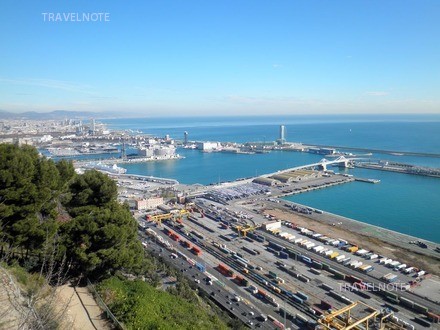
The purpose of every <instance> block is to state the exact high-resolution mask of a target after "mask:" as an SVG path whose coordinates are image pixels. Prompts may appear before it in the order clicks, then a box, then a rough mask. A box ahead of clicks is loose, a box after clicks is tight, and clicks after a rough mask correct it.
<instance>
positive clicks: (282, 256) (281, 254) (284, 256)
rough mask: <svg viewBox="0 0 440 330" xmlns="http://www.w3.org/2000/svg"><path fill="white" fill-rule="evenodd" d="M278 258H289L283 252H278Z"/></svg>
mask: <svg viewBox="0 0 440 330" xmlns="http://www.w3.org/2000/svg"><path fill="white" fill-rule="evenodd" d="M279 256H280V258H282V259H288V258H289V255H288V254H287V253H286V252H283V251H280V254H279Z"/></svg>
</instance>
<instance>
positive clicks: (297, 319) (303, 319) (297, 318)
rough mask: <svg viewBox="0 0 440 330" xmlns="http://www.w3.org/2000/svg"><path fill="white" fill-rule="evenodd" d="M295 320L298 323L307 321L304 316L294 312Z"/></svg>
mask: <svg viewBox="0 0 440 330" xmlns="http://www.w3.org/2000/svg"><path fill="white" fill-rule="evenodd" d="M296 321H297V323H299V324H304V325H305V324H307V322H308V321H309V320H307V319H306V318H305V317H304V316H302V315H301V314H296Z"/></svg>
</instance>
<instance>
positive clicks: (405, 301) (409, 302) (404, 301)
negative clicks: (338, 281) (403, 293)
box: [399, 297, 414, 308]
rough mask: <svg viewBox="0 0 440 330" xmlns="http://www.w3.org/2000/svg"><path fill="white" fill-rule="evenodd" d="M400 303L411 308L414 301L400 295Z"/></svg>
mask: <svg viewBox="0 0 440 330" xmlns="http://www.w3.org/2000/svg"><path fill="white" fill-rule="evenodd" d="M399 300H400V304H401V305H403V306H406V307H409V308H413V307H414V302H413V301H412V300H409V299H407V298H405V297H400V299H399Z"/></svg>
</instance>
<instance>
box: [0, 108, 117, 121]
mask: <svg viewBox="0 0 440 330" xmlns="http://www.w3.org/2000/svg"><path fill="white" fill-rule="evenodd" d="M115 117H120V113H119V114H118V113H108V112H106V113H102V112H89V111H67V110H55V111H51V112H36V111H27V112H20V113H14V112H8V111H4V110H0V119H33V120H58V119H60V120H61V119H88V118H115Z"/></svg>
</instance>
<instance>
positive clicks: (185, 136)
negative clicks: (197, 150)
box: [183, 131, 188, 145]
mask: <svg viewBox="0 0 440 330" xmlns="http://www.w3.org/2000/svg"><path fill="white" fill-rule="evenodd" d="M183 144H184V145H187V144H188V132H187V131H185V132H184V133H183Z"/></svg>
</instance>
